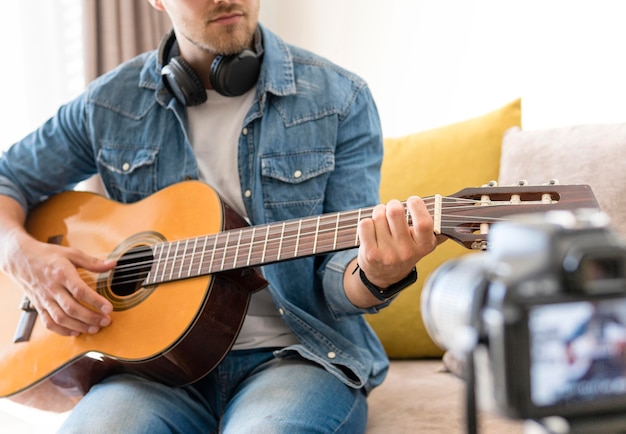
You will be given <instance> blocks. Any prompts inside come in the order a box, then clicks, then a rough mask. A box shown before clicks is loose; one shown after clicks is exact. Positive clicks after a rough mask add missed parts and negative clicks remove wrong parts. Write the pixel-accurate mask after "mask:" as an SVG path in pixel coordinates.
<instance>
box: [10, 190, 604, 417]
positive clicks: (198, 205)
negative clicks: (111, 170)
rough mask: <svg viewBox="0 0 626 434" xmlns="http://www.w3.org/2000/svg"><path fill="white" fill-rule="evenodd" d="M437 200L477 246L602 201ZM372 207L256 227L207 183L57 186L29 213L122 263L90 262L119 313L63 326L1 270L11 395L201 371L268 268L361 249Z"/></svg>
mask: <svg viewBox="0 0 626 434" xmlns="http://www.w3.org/2000/svg"><path fill="white" fill-rule="evenodd" d="M425 202H426V203H427V206H428V208H429V211H430V212H431V214H432V216H433V219H434V221H435V232H437V233H440V234H442V235H444V236H446V237H448V238H450V239H452V240H455V241H456V242H459V243H461V244H462V245H464V246H466V247H467V248H469V249H484V248H485V246H486V242H487V238H486V233H487V227H488V225H489V224H491V223H494V222H497V221H499V220H502V219H506V218H507V217H508V216H511V215H513V214H519V213H528V212H542V211H548V210H555V209H574V208H597V207H598V205H597V202H596V200H595V197H594V195H593V193H592V191H591V189H590V187H589V186H586V185H543V186H525V185H521V186H516V187H495V186H485V187H477V188H467V189H463V190H461V191H459V192H458V193H456V194H454V195H452V196H446V197H443V196H439V195H435V196H432V197H428V198H425ZM371 211H372V208H363V209H358V210H351V211H344V212H337V213H330V214H324V215H320V216H314V217H305V218H301V219H294V220H288V221H284V222H278V223H270V224H265V225H259V226H248V225H246V224H245V222H244V221H243V219H242V218H240V217H239V216H237V215H236V214H235V213H234V212H232V211H231V210H230V209H229V208H228V207H226V206H224V204H223V203H222V202H221V200H220V198H219V197H218V195H217V194H216V193H215V191H214V190H213V189H212V188H210V187H209V186H207V185H206V184H203V183H201V182H198V181H188V182H183V183H180V184H175V185H173V186H171V187H168V188H166V189H164V190H162V191H160V192H158V193H156V194H154V195H152V196H150V197H148V198H146V199H144V200H142V201H139V202H137V203H134V204H119V203H116V202H114V201H111V200H109V199H106V198H104V197H101V196H98V195H96V194H93V193H87V192H65V193H61V194H59V195H56V196H53V197H51V198H50V199H48V200H46V201H45V202H43V203H42V204H40V205H39V206H38V207H36V208H35V209H34V210H33V211H32V212H31V213H30V214H29V217H28V220H27V225H26V226H27V230H28V232H29V233H30V234H31V235H33V236H34V237H35V238H37V239H38V240H41V241H45V242H50V243H57V244H60V245H64V246H71V247H75V248H78V249H81V250H83V251H85V252H86V253H88V254H90V255H93V256H97V257H108V258H114V259H116V260H117V265H116V267H115V268H114V269H113V270H112V271H110V272H107V273H103V274H95V273H89V272H87V271H85V270H79V272H80V273H81V276H82V277H83V279H84V280H85V282H87V283H88V284H89V285H90V286H91V287H92V288H93V290H94V291H98V292H99V293H100V294H102V295H103V296H104V297H106V298H107V299H109V300H110V301H111V303H112V304H113V306H114V311H113V313H112V314H111V316H112V324H111V325H110V326H109V327H106V328H103V329H102V330H101V331H100V332H99V333H97V334H95V335H89V334H83V335H80V336H78V337H66V336H60V335H57V334H55V333H53V332H50V331H49V330H47V329H46V328H45V327H44V326H43V324H42V322H41V321H40V320H39V319H38V318H37V312H36V310H34V308H33V307H32V306H31V304H30V302H29V301H28V299H26V298H24V295H23V291H22V290H21V289H20V287H19V286H18V285H17V284H15V283H14V282H13V281H12V280H11V279H10V278H8V277H7V276H6V275H3V274H1V273H0V294H1V300H2V301H1V303H0V324H1V327H0V397H12V398H13V399H15V400H17V401H20V402H22V403H26V404H28V405H31V406H34V407H39V408H45V409H56V410H59V409H67V408H68V406H70V407H71V404H62V403H61V398H60V397H61V396H63V397H70V398H69V399H73V398H71V397H72V396H74V397H75V398H76V399H78V398H80V396H82V394H84V393H85V392H87V391H88V390H89V388H90V387H91V386H92V385H93V384H95V383H97V382H99V381H100V380H102V379H103V378H105V377H107V376H109V375H112V374H114V373H120V372H130V373H134V374H138V375H143V376H147V377H149V378H152V379H155V380H157V381H161V382H164V383H167V384H170V385H184V384H189V383H192V382H194V381H197V380H198V379H200V378H202V377H203V376H204V375H206V374H207V373H209V372H210V371H211V370H212V369H213V368H214V367H216V366H217V365H218V364H219V363H220V361H221V360H222V359H223V357H224V356H225V355H226V353H228V351H229V350H230V348H231V346H232V345H233V343H234V341H235V339H236V337H237V334H238V332H239V329H240V327H241V324H242V322H243V319H244V317H245V314H246V309H247V306H248V301H249V299H250V295H251V294H252V293H253V292H254V291H257V290H260V289H262V288H263V287H264V286H265V285H266V282H265V280H264V279H263V278H262V277H261V275H260V274H259V273H258V272H257V271H256V270H255V267H258V266H260V265H264V264H269V263H273V262H277V261H286V260H290V259H295V258H300V257H304V256H309V255H319V254H324V253H329V252H333V251H338V250H342V249H349V248H353V247H357V246H358V245H359V239H358V236H357V225H358V223H359V221H360V220H362V219H364V218H367V217H369V216H370V215H371ZM407 219H408V221H409V223H411V222H410V216H409V214H408V212H407ZM57 392H58V393H59V395H57V396H54V393H57ZM51 393H52V394H53V395H50V394H51ZM42 394H43V395H46V396H47V399H44V398H42V397H41V395H42ZM51 397H52V398H51Z"/></svg>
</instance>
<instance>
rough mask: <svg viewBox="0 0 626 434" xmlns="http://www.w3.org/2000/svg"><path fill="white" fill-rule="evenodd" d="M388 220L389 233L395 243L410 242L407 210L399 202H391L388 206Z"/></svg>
mask: <svg viewBox="0 0 626 434" xmlns="http://www.w3.org/2000/svg"><path fill="white" fill-rule="evenodd" d="M386 218H387V224H388V225H389V233H390V234H391V236H392V237H393V239H394V242H398V241H399V242H404V241H406V240H407V238H408V239H409V240H410V239H411V236H410V230H411V228H410V226H409V222H408V219H407V209H406V207H405V205H403V204H402V202H400V201H399V200H391V201H389V202H388V203H387V206H386Z"/></svg>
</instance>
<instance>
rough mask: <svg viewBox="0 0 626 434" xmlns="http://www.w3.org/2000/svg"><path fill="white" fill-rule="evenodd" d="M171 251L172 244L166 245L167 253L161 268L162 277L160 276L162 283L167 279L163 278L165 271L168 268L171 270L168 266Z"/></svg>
mask: <svg viewBox="0 0 626 434" xmlns="http://www.w3.org/2000/svg"><path fill="white" fill-rule="evenodd" d="M171 250H172V243H167V252H166V253H165V264H164V267H163V275H162V276H161V280H162V281H163V282H165V281H166V280H167V279H166V277H165V273H167V269H168V267H170V268H171V266H170V265H169V261H170V251H171Z"/></svg>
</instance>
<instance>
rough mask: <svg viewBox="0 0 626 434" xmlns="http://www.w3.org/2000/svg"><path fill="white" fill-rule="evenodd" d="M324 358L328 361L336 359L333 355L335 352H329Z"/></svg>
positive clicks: (335, 355)
mask: <svg viewBox="0 0 626 434" xmlns="http://www.w3.org/2000/svg"><path fill="white" fill-rule="evenodd" d="M326 356H327V357H328V358H329V359H334V358H335V357H337V354H335V352H334V351H331V352H329V353H328V354H326Z"/></svg>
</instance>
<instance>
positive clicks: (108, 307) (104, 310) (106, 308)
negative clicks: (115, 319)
mask: <svg viewBox="0 0 626 434" xmlns="http://www.w3.org/2000/svg"><path fill="white" fill-rule="evenodd" d="M100 312H102V313H104V314H107V315H108V314H110V313H111V312H113V307H112V306H111V305H109V304H103V305H102V307H101V308H100Z"/></svg>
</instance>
